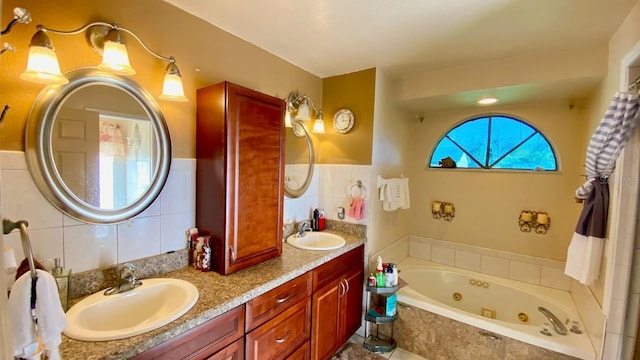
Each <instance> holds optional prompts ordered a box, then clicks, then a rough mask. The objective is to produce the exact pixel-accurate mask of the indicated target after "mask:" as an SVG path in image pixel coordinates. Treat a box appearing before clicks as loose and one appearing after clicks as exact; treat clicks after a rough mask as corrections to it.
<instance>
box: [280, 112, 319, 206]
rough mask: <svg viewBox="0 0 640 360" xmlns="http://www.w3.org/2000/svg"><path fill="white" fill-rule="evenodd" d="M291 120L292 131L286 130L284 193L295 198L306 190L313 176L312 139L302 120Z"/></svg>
mask: <svg viewBox="0 0 640 360" xmlns="http://www.w3.org/2000/svg"><path fill="white" fill-rule="evenodd" d="M291 121H292V125H293V128H291V130H292V131H287V135H286V152H285V159H286V160H287V164H286V165H285V171H284V194H285V195H286V196H287V197H289V198H297V197H300V196H302V194H304V193H305V191H307V189H308V188H309V184H310V183H311V179H312V178H313V164H314V163H313V157H314V154H313V141H312V139H311V135H310V134H309V130H307V127H306V126H305V125H304V123H303V122H302V121H300V120H291ZM297 134H302V136H298V135H297Z"/></svg>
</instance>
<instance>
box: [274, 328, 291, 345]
mask: <svg viewBox="0 0 640 360" xmlns="http://www.w3.org/2000/svg"><path fill="white" fill-rule="evenodd" d="M289 336H291V333H290V332H289V331H287V334H286V335H285V336H283V337H281V338H280V339H276V340H275V341H276V342H277V343H278V344H282V343H283V342H285V341H287V339H289Z"/></svg>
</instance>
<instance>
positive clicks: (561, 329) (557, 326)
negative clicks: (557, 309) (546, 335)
mask: <svg viewBox="0 0 640 360" xmlns="http://www.w3.org/2000/svg"><path fill="white" fill-rule="evenodd" d="M538 311H540V312H541V313H542V315H544V316H545V317H546V318H547V319H548V320H549V322H550V323H551V325H553V330H555V331H556V332H557V333H558V334H560V335H567V327H566V326H564V324H563V323H562V321H560V319H558V317H557V316H555V315H554V314H553V313H552V312H551V310H549V309H547V308H544V307H542V306H538Z"/></svg>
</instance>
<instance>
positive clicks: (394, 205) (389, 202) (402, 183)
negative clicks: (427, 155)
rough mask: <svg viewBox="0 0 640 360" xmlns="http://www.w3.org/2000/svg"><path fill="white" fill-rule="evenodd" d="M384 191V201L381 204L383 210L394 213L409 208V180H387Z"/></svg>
mask: <svg viewBox="0 0 640 360" xmlns="http://www.w3.org/2000/svg"><path fill="white" fill-rule="evenodd" d="M385 190H386V192H385V200H384V201H383V203H382V208H383V209H384V210H386V211H395V210H398V209H408V208H409V207H410V201H409V178H395V179H387V184H386V186H385Z"/></svg>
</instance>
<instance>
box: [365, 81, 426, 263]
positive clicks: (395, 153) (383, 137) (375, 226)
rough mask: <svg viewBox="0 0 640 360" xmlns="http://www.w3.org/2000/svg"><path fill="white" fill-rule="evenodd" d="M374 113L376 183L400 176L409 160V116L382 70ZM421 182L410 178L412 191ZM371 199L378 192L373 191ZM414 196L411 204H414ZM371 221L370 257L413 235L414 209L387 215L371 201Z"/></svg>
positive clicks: (373, 164) (373, 155) (374, 177)
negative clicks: (411, 218) (401, 107)
mask: <svg viewBox="0 0 640 360" xmlns="http://www.w3.org/2000/svg"><path fill="white" fill-rule="evenodd" d="M375 78H376V93H375V110H374V123H373V149H372V155H371V182H370V184H376V177H377V175H381V176H382V177H384V178H391V177H398V176H400V175H401V174H403V173H405V174H406V171H407V168H408V160H409V151H410V147H409V142H408V141H407V139H409V138H410V133H409V129H410V127H409V124H410V122H409V119H410V117H409V115H408V114H406V113H405V112H403V111H402V110H401V109H400V108H399V107H398V105H397V102H396V101H395V94H396V92H397V86H396V85H397V84H396V83H395V82H394V81H393V79H392V78H390V77H389V75H388V74H386V73H385V72H384V71H383V70H381V69H378V70H377V72H376V77H375ZM417 184H418V183H417V182H416V181H414V179H409V187H410V189H411V191H413V190H414V189H415V188H416V185H417ZM371 190H372V191H371V193H372V196H373V197H375V196H377V194H378V190H377V189H375V188H373V189H371ZM413 198H414V197H413V196H411V201H412V202H413ZM370 206H371V209H370V215H369V216H370V222H369V224H370V225H369V228H368V229H367V230H368V234H367V240H368V242H369V244H368V246H369V254H374V253H376V252H378V251H380V250H382V249H384V248H385V247H387V246H388V245H390V244H392V243H394V242H395V241H397V240H400V239H402V238H403V237H405V236H407V235H409V234H413V231H412V230H413V229H411V228H410V227H409V220H410V214H411V213H412V212H413V211H414V210H413V209H408V210H397V211H393V212H387V211H383V210H382V203H381V202H380V201H378V200H375V199H374V200H373V201H371V205H370Z"/></svg>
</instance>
